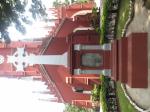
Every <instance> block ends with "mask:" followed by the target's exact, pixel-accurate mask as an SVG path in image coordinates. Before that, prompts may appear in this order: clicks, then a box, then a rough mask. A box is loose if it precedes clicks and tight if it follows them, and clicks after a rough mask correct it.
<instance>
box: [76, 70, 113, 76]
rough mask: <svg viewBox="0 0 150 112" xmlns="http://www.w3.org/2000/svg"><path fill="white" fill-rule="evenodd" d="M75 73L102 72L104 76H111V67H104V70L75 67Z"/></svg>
mask: <svg viewBox="0 0 150 112" xmlns="http://www.w3.org/2000/svg"><path fill="white" fill-rule="evenodd" d="M74 74H75V75H80V74H100V75H104V76H111V69H104V70H82V69H74Z"/></svg>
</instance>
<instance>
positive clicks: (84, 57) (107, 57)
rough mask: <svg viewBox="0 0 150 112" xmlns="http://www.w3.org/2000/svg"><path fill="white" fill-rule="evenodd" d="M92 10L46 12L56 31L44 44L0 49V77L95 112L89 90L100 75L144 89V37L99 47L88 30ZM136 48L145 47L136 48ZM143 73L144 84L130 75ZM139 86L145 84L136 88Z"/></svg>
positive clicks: (96, 37) (94, 34) (68, 8)
mask: <svg viewBox="0 0 150 112" xmlns="http://www.w3.org/2000/svg"><path fill="white" fill-rule="evenodd" d="M93 7H95V3H94V2H93V1H90V2H87V3H81V4H79V3H74V4H71V5H68V6H61V7H59V8H50V9H49V11H50V12H52V13H53V14H54V15H55V17H56V18H55V19H54V21H55V26H53V28H52V30H51V31H49V35H48V36H47V37H46V38H45V39H43V40H42V41H28V42H26V41H18V42H11V43H10V44H4V43H0V75H1V76H7V77H27V76H32V77H33V78H34V79H35V80H43V81H45V82H46V84H47V85H48V87H49V89H50V91H51V94H54V95H55V96H56V97H57V98H56V99H55V100H54V101H55V102H63V103H64V102H65V103H70V104H74V105H77V106H83V107H88V108H89V107H92V106H94V104H93V102H92V100H91V90H92V89H93V86H94V84H100V80H99V77H100V74H101V75H105V76H108V77H111V78H112V79H113V80H116V81H118V80H119V81H121V82H123V83H127V84H128V85H130V86H131V87H141V88H143V87H144V88H145V87H147V81H146V80H147V69H146V68H147V62H146V61H147V58H145V57H146V56H147V52H145V50H146V49H147V48H146V45H147V44H146V39H147V34H146V33H133V34H131V35H130V36H129V37H130V38H125V39H123V40H116V41H114V42H113V43H107V44H103V45H100V44H99V42H100V37H99V34H98V33H97V32H96V31H95V29H94V28H93V27H92V25H91V18H92V8H93ZM135 37H136V38H135ZM138 37H139V38H138ZM141 37H143V38H142V39H141ZM139 42H142V43H143V44H145V45H144V46H142V47H139V46H138V45H139ZM143 44H142V45H143ZM128 48H130V50H128ZM136 48H138V49H140V50H141V51H142V56H143V57H144V58H142V59H141V61H140V63H141V64H142V65H143V67H141V69H140V70H137V69H136V68H137V66H138V67H139V63H137V61H136V59H137V58H139V57H140V56H141V54H140V55H139V53H138V52H137V49H136ZM133 49H136V50H133ZM122 50H123V51H122ZM135 55H139V56H137V57H135ZM128 60H130V62H129V61H128ZM128 65H129V66H128ZM129 67H130V68H131V69H132V70H129V69H130V68H129ZM142 72H144V73H145V75H142V78H141V76H139V77H135V76H134V75H133V74H139V73H142ZM127 74H129V75H127ZM139 80H142V81H145V82H141V83H140V84H139V83H137V81H139Z"/></svg>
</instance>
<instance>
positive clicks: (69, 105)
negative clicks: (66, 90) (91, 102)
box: [64, 104, 94, 112]
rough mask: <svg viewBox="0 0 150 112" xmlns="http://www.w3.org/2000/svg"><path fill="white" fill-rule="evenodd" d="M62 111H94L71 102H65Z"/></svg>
mask: <svg viewBox="0 0 150 112" xmlns="http://www.w3.org/2000/svg"><path fill="white" fill-rule="evenodd" d="M64 112H94V110H91V109H86V108H81V107H77V106H75V105H71V104H66V105H65V110H64Z"/></svg>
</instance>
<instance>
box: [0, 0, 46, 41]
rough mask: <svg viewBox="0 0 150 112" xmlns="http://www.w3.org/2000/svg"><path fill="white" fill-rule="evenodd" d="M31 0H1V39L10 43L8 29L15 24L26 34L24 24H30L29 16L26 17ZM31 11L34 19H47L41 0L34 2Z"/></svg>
mask: <svg viewBox="0 0 150 112" xmlns="http://www.w3.org/2000/svg"><path fill="white" fill-rule="evenodd" d="M30 1H31V0H29V1H28V0H0V39H4V41H5V42H6V43H10V41H11V39H10V37H9V32H8V31H7V29H8V27H9V26H10V25H11V24H13V25H14V26H15V28H16V29H17V30H18V31H20V32H21V33H22V34H25V33H26V29H25V27H24V25H23V23H26V24H30V23H31V21H30V20H29V16H27V15H25V12H26V7H27V6H29V5H30V4H29V2H30ZM29 11H30V12H31V14H32V17H33V18H34V19H37V18H39V17H46V12H45V7H44V6H43V5H42V2H41V0H32V1H31V7H30V8H29Z"/></svg>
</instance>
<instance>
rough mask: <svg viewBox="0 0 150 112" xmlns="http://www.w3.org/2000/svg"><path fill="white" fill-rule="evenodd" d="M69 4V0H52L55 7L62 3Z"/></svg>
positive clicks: (62, 4)
mask: <svg viewBox="0 0 150 112" xmlns="http://www.w3.org/2000/svg"><path fill="white" fill-rule="evenodd" d="M69 4H70V1H69V0H65V1H64V2H62V1H61V0H55V1H54V2H53V7H55V8H57V7H60V6H64V5H69Z"/></svg>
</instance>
